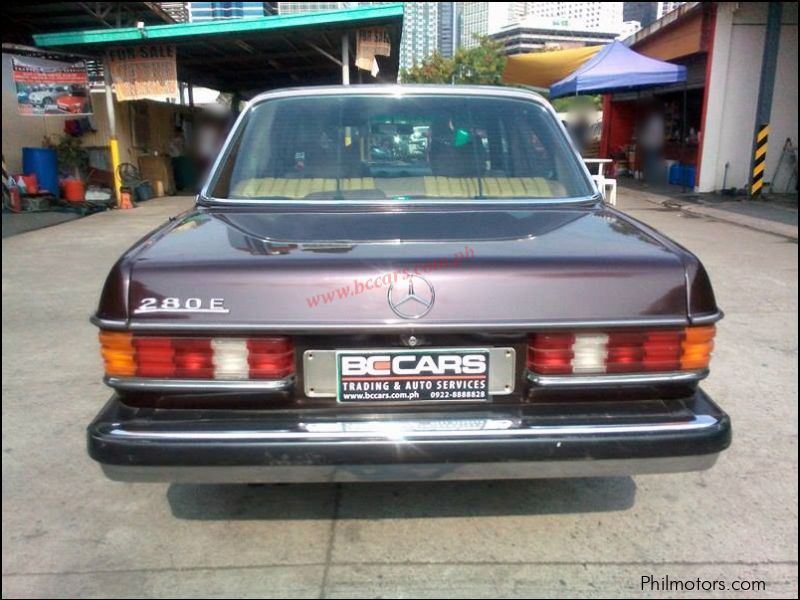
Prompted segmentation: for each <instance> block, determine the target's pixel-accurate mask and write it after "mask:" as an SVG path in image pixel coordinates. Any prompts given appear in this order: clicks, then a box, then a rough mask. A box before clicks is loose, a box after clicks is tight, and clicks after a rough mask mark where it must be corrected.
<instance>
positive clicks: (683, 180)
mask: <svg viewBox="0 0 800 600" xmlns="http://www.w3.org/2000/svg"><path fill="white" fill-rule="evenodd" d="M688 86H689V83H688V80H687V79H684V81H683V118H682V121H681V160H680V163H679V164H680V165H681V166H682V167H686V166H688V165H687V164H686V162H687V161H686V100H687V93H686V92H687V90H688ZM696 174H697V170H696V169H695V175H696ZM685 191H686V171H685V170H684V171H683V176H682V177H681V192H685Z"/></svg>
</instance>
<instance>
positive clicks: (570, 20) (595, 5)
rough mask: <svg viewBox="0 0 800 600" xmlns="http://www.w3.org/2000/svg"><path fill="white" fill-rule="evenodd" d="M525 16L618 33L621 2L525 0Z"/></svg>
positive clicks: (620, 26)
mask: <svg viewBox="0 0 800 600" xmlns="http://www.w3.org/2000/svg"><path fill="white" fill-rule="evenodd" d="M526 5H527V6H526V7H525V15H526V17H528V18H530V17H534V18H535V17H541V18H549V19H559V20H561V22H562V23H563V24H565V25H570V26H580V27H581V28H582V29H585V30H589V31H592V30H594V31H605V32H609V33H611V32H613V33H620V32H621V31H622V21H623V19H622V5H623V3H622V2H526Z"/></svg>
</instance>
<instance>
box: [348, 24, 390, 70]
mask: <svg viewBox="0 0 800 600" xmlns="http://www.w3.org/2000/svg"><path fill="white" fill-rule="evenodd" d="M391 54H392V42H391V39H390V38H389V32H387V31H386V28H385V27H371V28H370V29H359V30H358V37H357V43H356V67H358V68H359V69H362V70H364V71H369V72H370V73H371V74H372V76H373V77H377V75H378V61H377V60H376V59H375V57H376V56H391Z"/></svg>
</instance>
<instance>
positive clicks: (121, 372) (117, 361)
mask: <svg viewBox="0 0 800 600" xmlns="http://www.w3.org/2000/svg"><path fill="white" fill-rule="evenodd" d="M100 353H101V354H102V356H103V361H104V362H105V367H106V375H109V376H112V377H132V376H133V375H135V374H136V361H135V360H134V355H135V350H134V348H133V336H132V335H131V334H130V333H127V332H124V331H101V332H100Z"/></svg>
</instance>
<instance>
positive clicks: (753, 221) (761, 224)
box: [635, 190, 798, 241]
mask: <svg viewBox="0 0 800 600" xmlns="http://www.w3.org/2000/svg"><path fill="white" fill-rule="evenodd" d="M635 192H636V194H637V195H638V196H639V197H640V198H641V199H642V200H645V201H646V202H650V203H652V204H658V205H659V206H664V207H667V208H677V209H678V210H680V211H681V212H685V213H687V214H689V215H692V216H700V217H709V218H711V219H715V220H717V221H724V222H726V223H732V224H733V225H739V226H741V227H747V228H748V229H755V230H757V231H761V232H764V233H771V234H773V235H779V236H781V237H785V238H789V239H792V240H794V241H797V239H798V231H797V229H798V228H797V227H796V226H794V225H787V224H785V223H776V222H775V221H770V220H768V219H761V218H759V217H751V216H749V215H742V214H739V213H734V212H731V211H728V210H722V209H720V208H714V207H712V206H708V205H703V204H694V203H688V202H682V201H681V200H678V199H676V198H665V197H664V196H660V195H658V194H652V193H650V192H644V191H640V190H635Z"/></svg>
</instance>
